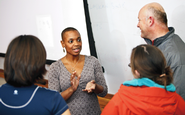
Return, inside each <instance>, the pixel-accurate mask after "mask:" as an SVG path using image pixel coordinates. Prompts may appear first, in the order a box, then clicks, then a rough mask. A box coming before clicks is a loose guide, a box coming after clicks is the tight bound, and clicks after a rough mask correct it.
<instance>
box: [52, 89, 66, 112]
mask: <svg viewBox="0 0 185 115" xmlns="http://www.w3.org/2000/svg"><path fill="white" fill-rule="evenodd" d="M51 104H52V105H53V106H52V108H53V109H52V115H61V114H62V113H64V112H65V111H66V110H67V109H68V105H67V104H66V102H65V100H64V99H63V97H62V96H61V95H60V94H59V93H58V92H56V93H55V95H54V98H53V101H52V102H51Z"/></svg>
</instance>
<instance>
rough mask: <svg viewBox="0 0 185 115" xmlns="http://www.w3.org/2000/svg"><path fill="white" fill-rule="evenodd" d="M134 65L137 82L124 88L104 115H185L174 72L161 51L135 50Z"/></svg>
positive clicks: (107, 106) (133, 71)
mask: <svg viewBox="0 0 185 115" xmlns="http://www.w3.org/2000/svg"><path fill="white" fill-rule="evenodd" d="M130 61H131V63H130V64H129V65H130V67H131V70H132V73H133V75H134V79H133V80H130V81H125V82H124V83H123V84H121V86H120V89H119V90H118V92H117V93H116V94H115V95H114V97H113V98H112V99H111V100H110V101H109V103H108V104H107V105H106V106H105V108H104V109H103V111H102V113H101V115H135V114H137V115H153V114H156V115H159V114H160V115H170V114H173V115H185V101H184V100H183V98H182V97H181V96H180V95H179V94H177V93H176V91H175V90H176V88H175V86H174V85H173V84H172V81H173V74H172V71H171V69H170V67H167V65H166V60H165V57H164V55H163V54H162V52H161V51H160V50H159V49H158V48H157V47H155V46H152V45H139V46H137V47H135V48H134V49H133V50H132V54H131V58H130Z"/></svg>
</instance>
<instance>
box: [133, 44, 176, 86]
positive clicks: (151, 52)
mask: <svg viewBox="0 0 185 115" xmlns="http://www.w3.org/2000/svg"><path fill="white" fill-rule="evenodd" d="M130 60H131V68H132V72H133V73H134V71H135V70H137V71H138V72H139V73H140V78H143V77H146V78H149V79H151V80H153V81H154V82H156V83H158V84H160V85H164V86H165V88H166V85H169V84H170V83H172V80H173V75H172V71H171V69H170V67H167V65H166V60H165V57H164V55H163V53H162V52H161V51H160V50H159V49H158V48H157V47H155V46H152V45H139V46H137V47H135V48H134V49H133V50H132V54H131V59H130Z"/></svg>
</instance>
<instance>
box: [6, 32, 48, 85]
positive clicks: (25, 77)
mask: <svg viewBox="0 0 185 115" xmlns="http://www.w3.org/2000/svg"><path fill="white" fill-rule="evenodd" d="M45 63H46V51H45V48H44V46H43V44H42V42H41V41H40V40H39V39H38V38H37V37H35V36H33V35H20V36H18V37H16V38H14V39H13V40H12V41H11V42H10V44H9V46H8V49H7V51H6V55H5V61H4V75H5V80H6V82H7V83H8V84H10V85H13V86H15V87H21V86H30V85H32V84H33V83H35V82H36V80H38V79H43V74H45V72H46V69H45Z"/></svg>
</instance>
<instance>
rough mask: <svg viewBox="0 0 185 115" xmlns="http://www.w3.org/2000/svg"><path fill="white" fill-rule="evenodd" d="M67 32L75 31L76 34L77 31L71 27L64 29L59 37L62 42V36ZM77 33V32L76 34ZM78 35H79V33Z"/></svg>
mask: <svg viewBox="0 0 185 115" xmlns="http://www.w3.org/2000/svg"><path fill="white" fill-rule="evenodd" d="M68 31H77V32H78V30H77V29H76V28H73V27H67V28H65V29H64V30H63V31H62V33H61V37H62V41H64V34H65V33H66V32H68ZM78 33H79V32H78ZM79 34H80V33H79Z"/></svg>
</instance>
